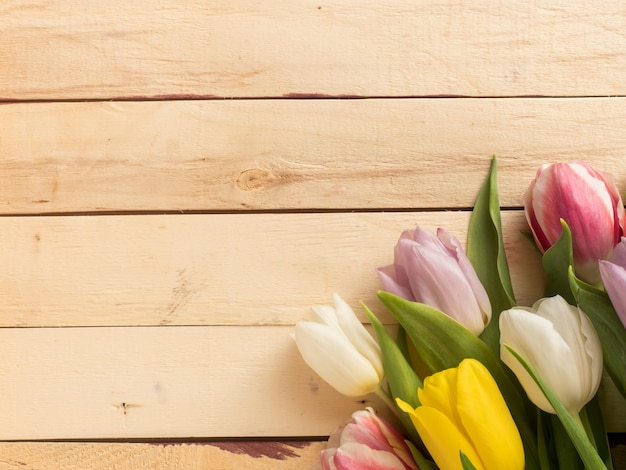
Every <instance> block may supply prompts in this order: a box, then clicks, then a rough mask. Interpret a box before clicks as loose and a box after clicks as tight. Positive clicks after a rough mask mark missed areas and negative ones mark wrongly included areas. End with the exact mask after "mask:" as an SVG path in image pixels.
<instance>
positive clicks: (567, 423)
mask: <svg viewBox="0 0 626 470" xmlns="http://www.w3.org/2000/svg"><path fill="white" fill-rule="evenodd" d="M504 347H506V348H507V349H508V350H509V351H510V352H511V354H512V355H513V356H514V357H515V359H517V360H518V361H519V363H520V364H521V365H522V367H524V369H526V371H527V372H528V374H529V375H530V376H531V377H532V379H533V380H534V381H535V383H536V384H537V385H538V386H539V388H540V389H541V391H542V392H543V394H544V395H545V397H546V399H547V400H548V401H549V402H550V405H552V408H554V411H555V412H556V415H557V416H558V418H559V420H560V421H561V423H562V424H563V427H564V428H565V431H566V432H567V435H568V436H569V438H570V439H571V441H572V443H573V444H574V447H575V448H576V450H577V451H578V455H580V457H581V458H582V460H583V462H584V464H585V466H586V468H588V469H589V470H602V469H606V468H607V467H606V466H605V465H604V462H603V461H602V458H601V457H600V456H599V455H598V452H597V451H596V449H595V448H594V447H593V445H592V444H591V442H590V441H589V438H588V437H587V434H586V433H585V431H584V429H583V427H582V423H580V420H579V419H577V418H576V417H574V416H572V415H570V414H569V412H568V411H567V410H566V409H565V407H564V406H563V404H562V403H561V401H560V400H559V399H558V397H557V396H556V395H555V394H554V392H553V391H552V390H551V389H550V387H548V385H547V384H546V382H545V381H544V380H543V379H542V378H541V377H540V376H539V374H538V373H537V371H536V370H535V368H534V367H533V366H532V365H531V364H529V363H528V362H527V361H526V360H525V359H524V358H523V357H522V356H520V354H519V353H518V352H517V351H515V350H514V349H513V348H511V347H510V346H508V345H504ZM557 446H558V441H557Z"/></svg>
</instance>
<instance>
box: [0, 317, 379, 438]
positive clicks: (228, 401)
mask: <svg viewBox="0 0 626 470" xmlns="http://www.w3.org/2000/svg"><path fill="white" fill-rule="evenodd" d="M292 331H293V327H291V326H285V327H278V326H271V327H269V326H266V327H263V326H249V327H241V326H231V327H216V326H211V327H141V328H110V327H103V328H23V329H0V357H2V363H1V364H0V396H2V397H3V399H2V401H1V402H0V422H2V423H4V425H3V426H2V428H1V429H0V440H33V439H111V438H113V439H130V438H143V439H145V438H162V439H167V438H170V439H171V438H195V439H198V438H233V437H281V436H283V437H294V436H325V435H328V434H329V433H330V432H332V431H333V430H334V429H335V428H336V427H337V426H338V425H339V424H342V423H343V422H344V421H345V420H346V419H348V418H349V417H350V414H351V413H352V412H353V411H355V410H357V409H362V408H363V407H365V406H373V407H374V408H375V409H377V410H379V411H380V413H381V414H382V415H383V416H387V417H389V411H388V410H387V409H386V408H385V405H383V404H381V402H380V400H379V399H377V398H376V397H364V398H363V399H361V398H347V397H343V396H341V395H339V394H338V393H337V392H336V391H334V390H333V389H332V388H331V387H330V386H328V385H327V384H326V383H324V382H323V381H322V380H321V379H320V378H319V377H318V376H317V375H316V374H315V373H314V372H313V371H312V370H311V369H309V368H308V367H307V366H306V364H305V363H304V362H303V361H302V359H301V358H300V357H299V353H298V351H297V348H296V345H295V342H294V341H293V339H292V338H291V336H290V334H291V333H292ZM42 416H45V419H42Z"/></svg>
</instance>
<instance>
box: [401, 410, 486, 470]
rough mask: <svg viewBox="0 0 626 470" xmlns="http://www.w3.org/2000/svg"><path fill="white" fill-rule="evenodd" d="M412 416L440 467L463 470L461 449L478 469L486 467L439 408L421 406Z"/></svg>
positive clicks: (416, 427)
mask: <svg viewBox="0 0 626 470" xmlns="http://www.w3.org/2000/svg"><path fill="white" fill-rule="evenodd" d="M410 416H411V421H413V424H414V425H415V429H416V430H417V432H418V433H419V435H420V436H421V437H422V440H423V441H424V445H425V446H426V448H427V449H428V451H429V452H430V454H431V455H432V457H433V459H434V460H435V463H436V464H437V465H438V466H439V468H442V469H446V470H448V469H450V470H456V469H458V470H462V469H463V466H462V465H461V458H460V453H459V451H460V450H462V451H463V453H464V454H465V455H466V456H467V457H468V458H469V459H470V461H471V462H472V463H473V464H474V466H475V467H476V469H477V470H481V469H483V468H484V467H483V466H482V463H481V460H480V458H479V457H478V455H477V454H476V451H475V450H474V448H473V447H472V444H471V443H470V442H469V441H468V440H467V438H466V437H465V436H464V435H463V434H462V433H460V432H459V430H458V428H457V427H456V426H455V425H454V424H453V423H452V422H451V421H450V420H449V419H448V417H447V416H446V415H444V414H443V413H441V412H440V411H439V410H436V409H435V408H431V407H429V406H419V407H417V409H415V410H414V411H413V412H412V413H410ZM493 468H496V467H493Z"/></svg>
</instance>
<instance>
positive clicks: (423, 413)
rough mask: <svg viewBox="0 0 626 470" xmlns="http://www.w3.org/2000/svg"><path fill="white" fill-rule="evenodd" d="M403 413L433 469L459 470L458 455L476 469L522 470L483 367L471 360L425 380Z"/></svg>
mask: <svg viewBox="0 0 626 470" xmlns="http://www.w3.org/2000/svg"><path fill="white" fill-rule="evenodd" d="M417 394H418V397H419V401H420V403H421V405H420V406H418V407H417V408H413V407H412V406H411V405H409V404H408V403H406V402H403V401H402V400H400V399H397V400H396V401H397V402H398V406H399V407H400V409H402V410H403V411H404V412H406V413H408V414H409V416H410V417H411V421H412V422H413V424H414V425H415V429H417V431H418V432H419V434H420V436H421V437H422V439H423V441H424V444H425V445H426V448H427V449H428V450H429V451H430V453H431V454H432V456H433V458H434V460H435V463H436V464H437V465H438V466H439V468H442V469H443V468H445V469H451V470H452V469H458V470H461V468H462V465H461V460H460V457H459V454H460V452H463V453H464V454H465V455H466V457H467V458H468V459H469V460H470V461H471V462H472V464H473V465H474V467H475V468H476V469H477V470H478V469H495V468H497V469H511V470H513V469H519V470H521V469H523V468H524V460H525V459H524V446H523V444H522V439H521V437H520V434H519V431H518V429H517V426H516V425H515V421H514V420H513V417H512V416H511V413H510V412H509V409H508V407H507V405H506V402H505V401H504V398H503V397H502V394H501V393H500V390H499V389H498V385H497V384H496V381H495V380H494V379H493V377H492V376H491V374H490V373H489V371H488V370H487V368H486V367H485V366H484V365H483V364H482V363H480V362H479V361H477V360H476V359H464V360H463V361H461V363H460V364H459V366H458V367H453V368H450V369H445V370H442V371H440V372H437V373H435V374H433V375H430V376H428V377H426V379H425V380H424V388H422V389H419V390H418V391H417Z"/></svg>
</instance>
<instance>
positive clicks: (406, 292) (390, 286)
mask: <svg viewBox="0 0 626 470" xmlns="http://www.w3.org/2000/svg"><path fill="white" fill-rule="evenodd" d="M396 272H402V273H404V271H403V270H398V269H397V267H396V265H393V264H392V265H389V266H384V267H382V268H378V269H376V274H378V279H380V283H381V284H382V285H383V290H385V291H387V292H391V293H392V294H394V295H397V296H398V297H402V298H403V299H407V300H412V301H415V297H413V293H412V292H411V290H410V289H409V288H408V287H405V285H406V286H408V285H409V284H408V280H407V282H406V284H404V285H402V284H400V283H399V282H398V281H396V279H395V278H394V276H395V275H396ZM404 277H406V274H404Z"/></svg>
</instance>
